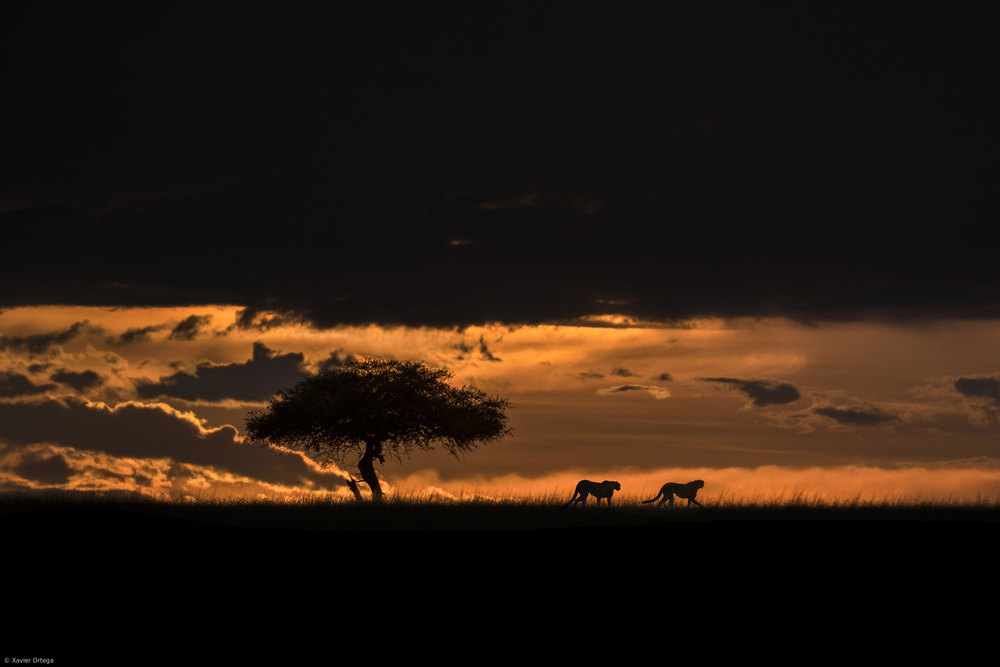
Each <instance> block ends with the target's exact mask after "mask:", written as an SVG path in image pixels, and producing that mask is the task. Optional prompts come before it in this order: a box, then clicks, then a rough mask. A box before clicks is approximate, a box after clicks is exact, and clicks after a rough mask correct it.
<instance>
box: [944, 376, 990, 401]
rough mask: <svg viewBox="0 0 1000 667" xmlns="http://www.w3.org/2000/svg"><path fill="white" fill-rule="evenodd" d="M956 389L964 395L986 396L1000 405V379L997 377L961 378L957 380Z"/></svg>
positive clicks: (972, 396) (973, 396)
mask: <svg viewBox="0 0 1000 667" xmlns="http://www.w3.org/2000/svg"><path fill="white" fill-rule="evenodd" d="M955 389H956V390H957V391H958V393H960V394H962V395H963V396H968V397H971V398H985V399H987V400H988V401H990V402H992V403H995V404H997V405H1000V380H997V379H996V378H989V377H984V378H964V377H963V378H959V379H957V380H955Z"/></svg>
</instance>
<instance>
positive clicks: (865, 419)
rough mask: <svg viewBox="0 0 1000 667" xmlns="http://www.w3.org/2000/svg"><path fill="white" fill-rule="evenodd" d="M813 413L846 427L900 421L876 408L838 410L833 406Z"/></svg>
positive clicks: (818, 409)
mask: <svg viewBox="0 0 1000 667" xmlns="http://www.w3.org/2000/svg"><path fill="white" fill-rule="evenodd" d="M813 412H815V413H816V414H818V415H822V416H823V417H829V418H830V419H833V420H834V421H837V422H839V423H841V424H844V425H846V426H877V425H879V424H884V423H885V422H889V421H894V420H897V419H898V417H895V416H893V415H887V414H885V413H884V412H882V411H881V410H878V409H875V408H867V409H864V408H837V407H832V406H831V407H824V408H816V409H815V410H813Z"/></svg>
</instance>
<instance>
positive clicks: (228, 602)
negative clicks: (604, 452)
mask: <svg viewBox="0 0 1000 667" xmlns="http://www.w3.org/2000/svg"><path fill="white" fill-rule="evenodd" d="M479 511H489V510H488V509H483V508H480V510H479ZM615 511H616V510H615V509H612V510H606V509H602V510H597V509H595V508H590V509H587V510H566V512H577V513H576V514H568V515H567V514H551V515H550V516H553V517H561V516H566V517H567V518H566V519H565V520H562V519H560V520H559V521H557V522H556V524H555V525H551V524H550V525H545V524H544V522H542V523H540V524H539V523H534V524H525V525H523V526H521V527H519V526H518V525H516V524H510V525H509V526H508V527H507V528H506V529H489V530H477V529H474V528H467V527H460V528H459V529H448V527H447V526H441V527H437V528H435V527H434V526H433V524H432V523H426V524H425V525H424V526H423V527H419V525H418V527H417V528H416V529H409V530H407V529H392V528H391V527H387V528H386V529H382V530H364V529H358V528H341V529H321V530H312V529H306V528H302V527H296V526H295V525H294V522H292V521H288V522H287V523H288V526H289V527H279V526H276V525H274V523H275V522H274V521H268V522H263V525H236V524H237V523H238V522H236V521H228V522H221V523H220V522H207V521H201V520H197V518H195V517H177V516H163V515H155V514H150V513H148V512H135V511H128V510H126V509H113V508H98V507H55V508H47V509H42V510H36V511H26V512H19V513H14V514H7V515H5V516H2V517H0V530H2V535H3V554H4V555H3V558H4V566H5V567H4V571H5V574H6V578H7V593H8V594H7V596H6V601H5V604H6V611H7V613H8V614H9V615H10V616H9V619H10V620H8V624H7V626H6V627H5V628H4V632H3V635H2V639H0V652H3V654H4V657H28V658H29V659H30V658H32V657H38V658H41V659H44V658H55V659H56V662H55V663H53V664H60V665H70V664H158V663H157V662H156V661H155V660H154V661H150V658H151V657H155V656H167V655H169V656H172V661H173V662H174V663H175V664H178V663H179V664H192V663H194V664H216V663H218V664H276V663H277V660H278V656H280V657H281V658H282V663H281V664H314V663H316V664H319V663H322V664H331V663H333V662H337V661H342V660H348V659H352V660H353V659H356V658H358V657H363V658H366V659H375V658H381V659H384V660H385V661H389V660H395V659H402V658H404V657H405V659H414V658H421V659H434V660H436V661H438V662H441V661H444V660H448V661H449V662H455V661H458V660H461V661H462V662H463V663H465V662H469V663H479V662H483V661H484V660H485V661H486V662H488V663H491V662H493V661H494V660H497V661H498V660H506V659H511V658H516V657H517V656H520V655H521V654H522V653H525V652H526V653H529V654H531V655H533V656H536V657H537V658H538V660H539V661H544V662H553V663H557V664H558V663H562V662H564V661H567V662H569V661H570V659H571V658H572V657H573V656H580V655H589V654H591V653H594V654H601V655H605V654H606V655H614V656H617V657H618V658H619V659H620V660H626V661H636V662H639V663H640V664H647V662H646V661H645V660H643V659H642V658H643V656H646V655H650V656H652V655H654V654H658V653H659V652H660V651H663V652H669V653H670V654H672V655H675V656H693V659H698V657H699V656H700V657H702V658H705V659H706V660H707V659H708V658H709V657H711V656H715V657H722V656H733V657H737V656H738V655H741V654H742V655H743V656H744V657H746V656H749V655H754V656H757V657H760V658H763V657H766V658H767V659H769V660H779V661H781V662H792V661H794V662H795V663H796V664H798V663H801V662H804V663H807V664H809V663H812V662H815V661H816V658H817V657H818V656H823V657H830V656H835V655H848V654H851V653H853V652H855V651H860V650H862V647H866V648H865V650H868V651H871V650H873V649H875V650H877V651H879V652H880V653H879V654H880V655H884V656H885V657H887V658H888V657H891V658H892V659H893V660H894V661H896V660H898V659H899V658H900V657H903V656H918V655H920V654H921V652H922V651H923V650H925V649H929V648H930V647H931V646H932V645H933V646H934V647H940V646H943V645H948V646H949V650H950V651H951V655H950V657H951V658H952V659H958V660H961V659H962V658H963V657H965V655H966V652H967V651H968V652H970V653H969V655H970V656H971V655H973V654H976V653H977V647H978V646H979V644H978V641H979V640H980V639H985V638H987V637H990V636H991V633H992V626H993V618H992V614H993V612H992V607H993V600H994V598H995V595H996V594H997V592H998V586H997V584H996V580H997V544H998V542H997V537H998V536H1000V532H998V531H1000V523H998V522H997V521H996V518H995V516H993V513H983V514H979V515H976V514H967V515H951V516H948V515H942V514H940V513H938V514H935V513H930V514H928V513H926V512H924V513H912V512H911V513H906V512H902V513H900V512H896V513H894V514H886V515H885V516H884V518H880V517H879V516H877V515H874V514H872V513H870V512H869V513H868V514H866V515H861V514H856V515H853V518H852V515H851V514H850V513H841V514H839V515H838V514H830V513H821V514H816V515H813V516H809V515H808V513H798V514H795V515H781V514H778V515H769V516H765V515H761V518H760V519H754V518H753V515H752V514H750V515H747V514H743V515H738V514H732V515H730V516H727V515H726V514H725V513H724V512H719V513H714V514H713V513H711V512H705V513H697V512H680V511H674V512H671V511H670V510H663V511H662V512H661V514H659V515H655V514H649V513H646V514H642V515H636V516H638V517H639V518H638V519H636V518H635V517H633V518H628V517H629V515H628V510H627V509H623V510H622V513H621V514H620V515H618V516H619V517H622V518H623V519H622V521H615V520H612V519H611V517H614V516H616V515H614V514H612V513H613V512H615ZM384 516H385V515H383V517H384ZM425 521H429V520H428V519H426V517H425ZM244 523H245V522H244ZM486 523H488V522H486ZM559 524H561V525H559ZM984 600H985V601H986V606H985V607H983V606H982V602H983V601H984ZM606 651H610V653H604V652H606ZM391 656H395V657H391ZM487 658H488V660H486V659H487ZM650 661H652V660H651V659H650ZM707 661H708V662H715V660H707ZM33 664H39V663H38V662H35V663H33Z"/></svg>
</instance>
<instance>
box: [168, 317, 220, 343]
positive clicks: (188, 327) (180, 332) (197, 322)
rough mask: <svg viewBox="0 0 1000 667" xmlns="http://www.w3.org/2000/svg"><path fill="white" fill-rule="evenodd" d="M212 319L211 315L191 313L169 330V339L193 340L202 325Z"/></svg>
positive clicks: (206, 324) (205, 324)
mask: <svg viewBox="0 0 1000 667" xmlns="http://www.w3.org/2000/svg"><path fill="white" fill-rule="evenodd" d="M211 321H212V316H211V315H191V316H190V317H187V318H185V319H183V320H181V322H180V323H179V324H177V325H176V326H175V327H174V328H173V329H172V330H171V331H170V339H171V340H194V339H195V338H197V337H198V334H200V333H201V329H202V327H205V326H208V324H209V322H211Z"/></svg>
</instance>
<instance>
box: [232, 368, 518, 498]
mask: <svg viewBox="0 0 1000 667" xmlns="http://www.w3.org/2000/svg"><path fill="white" fill-rule="evenodd" d="M452 375H453V373H452V372H451V371H449V370H445V369H438V368H431V367H430V366H427V365H426V364H424V363H421V362H403V361H396V360H395V359H360V360H352V361H349V362H347V363H346V364H344V365H343V366H341V367H339V368H336V369H331V370H326V371H322V372H320V373H317V374H315V375H309V376H307V377H305V378H303V379H302V380H300V381H299V382H298V383H297V384H296V385H295V386H294V387H292V388H290V389H281V390H279V391H278V393H277V394H275V395H274V396H273V397H272V398H271V400H270V402H269V404H268V406H267V408H266V409H265V410H263V411H258V410H253V411H251V412H249V413H248V414H247V416H246V420H245V422H246V434H247V436H248V437H249V438H250V439H252V440H258V441H262V442H264V443H265V444H266V443H271V444H275V445H280V446H282V447H287V448H288V449H293V450H298V451H303V452H305V453H306V454H307V455H310V456H312V457H313V458H315V459H316V460H318V461H319V462H320V463H322V464H324V465H326V464H329V463H330V462H331V461H334V460H337V459H339V458H342V457H343V456H344V455H345V454H347V453H349V452H352V451H355V452H358V453H359V454H360V459H359V462H358V469H359V470H360V471H361V479H363V480H364V481H365V483H366V484H368V487H369V488H370V489H371V492H372V497H373V498H375V499H379V498H381V497H382V495H383V493H382V486H381V485H380V484H379V481H378V476H377V475H376V474H375V461H376V460H377V461H378V462H379V463H385V457H386V456H387V455H388V456H391V457H393V458H395V459H396V460H401V457H402V455H403V454H409V453H410V452H411V451H412V450H413V449H414V448H418V449H422V450H432V449H434V448H435V447H436V446H441V447H443V448H444V449H446V450H447V451H448V453H449V454H452V455H453V456H455V457H458V455H459V453H462V452H467V451H471V450H473V449H475V448H476V447H478V446H479V445H480V444H485V443H489V442H494V441H497V440H500V439H501V438H503V437H505V436H507V435H510V433H511V428H510V427H509V426H508V425H507V409H508V408H510V402H509V401H508V400H507V399H505V398H499V397H491V396H487V395H486V394H485V393H484V392H482V391H481V390H479V389H477V388H476V387H472V386H464V387H460V388H459V387H454V386H452V385H450V384H448V383H447V382H446V380H447V379H448V378H450V377H451V376H452Z"/></svg>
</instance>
